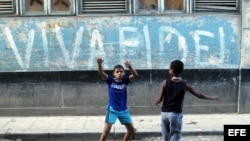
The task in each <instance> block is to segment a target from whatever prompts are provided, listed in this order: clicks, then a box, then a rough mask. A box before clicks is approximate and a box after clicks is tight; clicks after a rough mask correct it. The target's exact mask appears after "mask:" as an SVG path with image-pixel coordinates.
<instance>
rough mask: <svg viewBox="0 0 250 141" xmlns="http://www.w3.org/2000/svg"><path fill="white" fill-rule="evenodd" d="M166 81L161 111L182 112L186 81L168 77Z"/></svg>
mask: <svg viewBox="0 0 250 141" xmlns="http://www.w3.org/2000/svg"><path fill="white" fill-rule="evenodd" d="M166 82H167V84H166V93H165V95H164V100H163V103H162V110H161V111H162V112H175V113H182V107H183V100H184V96H185V86H186V84H187V83H186V81H183V80H182V81H180V82H174V81H172V80H171V78H169V79H167V81H166Z"/></svg>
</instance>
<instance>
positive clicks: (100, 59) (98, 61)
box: [96, 58, 104, 64]
mask: <svg viewBox="0 0 250 141" xmlns="http://www.w3.org/2000/svg"><path fill="white" fill-rule="evenodd" d="M103 61H104V60H103V59H102V58H97V59H96V62H97V63H98V64H102V63H103Z"/></svg>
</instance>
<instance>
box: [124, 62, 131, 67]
mask: <svg viewBox="0 0 250 141" xmlns="http://www.w3.org/2000/svg"><path fill="white" fill-rule="evenodd" d="M124 64H125V66H126V68H131V64H130V61H129V60H126V61H125V63H124Z"/></svg>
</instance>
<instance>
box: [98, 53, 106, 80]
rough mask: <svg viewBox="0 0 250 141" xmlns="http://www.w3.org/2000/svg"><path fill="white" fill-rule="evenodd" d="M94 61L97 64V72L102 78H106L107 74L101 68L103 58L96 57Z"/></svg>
mask: <svg viewBox="0 0 250 141" xmlns="http://www.w3.org/2000/svg"><path fill="white" fill-rule="evenodd" d="M96 62H97V64H98V73H99V75H100V76H101V78H102V79H103V80H106V79H107V78H108V74H106V73H105V72H104V71H103V68H102V63H103V62H104V60H103V59H102V58H97V59H96Z"/></svg>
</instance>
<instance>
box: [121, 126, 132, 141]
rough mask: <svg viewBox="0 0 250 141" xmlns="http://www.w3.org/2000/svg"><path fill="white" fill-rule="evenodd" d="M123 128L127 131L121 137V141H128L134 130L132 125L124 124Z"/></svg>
mask: <svg viewBox="0 0 250 141" xmlns="http://www.w3.org/2000/svg"><path fill="white" fill-rule="evenodd" d="M125 127H126V129H127V132H126V133H125V135H124V137H123V141H128V140H129V139H130V138H131V136H132V135H133V134H134V132H135V128H134V125H133V124H125Z"/></svg>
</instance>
